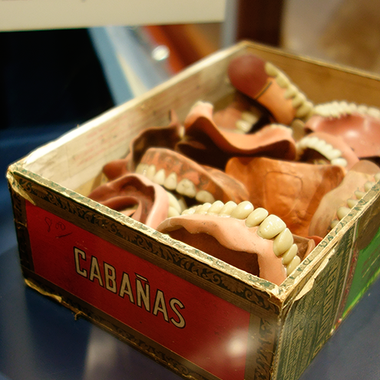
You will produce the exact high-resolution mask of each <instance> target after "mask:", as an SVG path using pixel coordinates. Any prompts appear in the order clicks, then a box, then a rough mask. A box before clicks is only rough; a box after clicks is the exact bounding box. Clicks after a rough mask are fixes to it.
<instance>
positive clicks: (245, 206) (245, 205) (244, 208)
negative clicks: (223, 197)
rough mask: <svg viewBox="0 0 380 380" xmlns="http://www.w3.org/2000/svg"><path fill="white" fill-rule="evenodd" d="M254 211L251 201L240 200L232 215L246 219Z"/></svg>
mask: <svg viewBox="0 0 380 380" xmlns="http://www.w3.org/2000/svg"><path fill="white" fill-rule="evenodd" d="M252 211H253V205H252V203H251V202H249V201H243V202H240V203H239V204H238V205H237V206H236V208H235V209H234V210H233V211H232V213H231V217H232V218H236V219H245V218H246V217H247V216H248V215H249V214H250V213H251V212H252Z"/></svg>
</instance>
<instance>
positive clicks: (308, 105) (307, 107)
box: [296, 101, 314, 119]
mask: <svg viewBox="0 0 380 380" xmlns="http://www.w3.org/2000/svg"><path fill="white" fill-rule="evenodd" d="M313 108H314V106H313V103H312V102H310V101H306V102H304V103H303V104H302V106H301V107H299V108H298V109H297V111H296V117H299V118H301V119H302V118H304V117H306V116H311V113H312V111H313Z"/></svg>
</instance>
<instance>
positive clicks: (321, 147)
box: [296, 136, 347, 167]
mask: <svg viewBox="0 0 380 380" xmlns="http://www.w3.org/2000/svg"><path fill="white" fill-rule="evenodd" d="M296 147H297V155H298V157H301V156H302V155H303V153H304V151H305V150H306V149H312V150H315V151H317V152H318V153H320V154H321V155H322V156H324V157H326V158H327V159H328V160H329V161H330V162H331V164H332V165H338V166H342V167H346V166H347V160H346V159H345V158H343V157H342V152H341V151H340V150H339V149H335V148H334V147H333V146H332V145H331V144H328V143H327V142H326V141H324V140H322V139H320V138H318V137H316V136H312V137H308V136H306V137H304V138H302V139H301V140H300V141H299V142H298V143H297V145H296Z"/></svg>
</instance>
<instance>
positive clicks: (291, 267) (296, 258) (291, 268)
mask: <svg viewBox="0 0 380 380" xmlns="http://www.w3.org/2000/svg"><path fill="white" fill-rule="evenodd" d="M300 262H301V259H300V258H299V256H294V258H293V260H292V261H291V263H290V264H288V266H287V267H286V275H287V276H289V275H290V274H291V273H292V272H293V271H294V270H295V269H296V268H297V267H298V265H299V264H300Z"/></svg>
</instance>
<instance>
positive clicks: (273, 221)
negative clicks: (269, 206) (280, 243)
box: [257, 214, 286, 239]
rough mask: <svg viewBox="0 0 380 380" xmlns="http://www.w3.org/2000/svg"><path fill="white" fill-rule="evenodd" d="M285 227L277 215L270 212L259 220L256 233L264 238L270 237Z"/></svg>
mask: <svg viewBox="0 0 380 380" xmlns="http://www.w3.org/2000/svg"><path fill="white" fill-rule="evenodd" d="M285 228H286V224H285V222H284V221H283V220H282V219H281V218H279V217H278V216H277V215H273V214H271V215H269V216H267V217H266V218H265V219H264V220H263V221H262V222H261V224H260V227H259V229H258V231H257V233H258V234H259V235H260V236H261V237H263V238H264V239H272V238H274V237H275V236H277V235H278V234H279V233H280V232H282V231H283V230H284V229H285Z"/></svg>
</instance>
